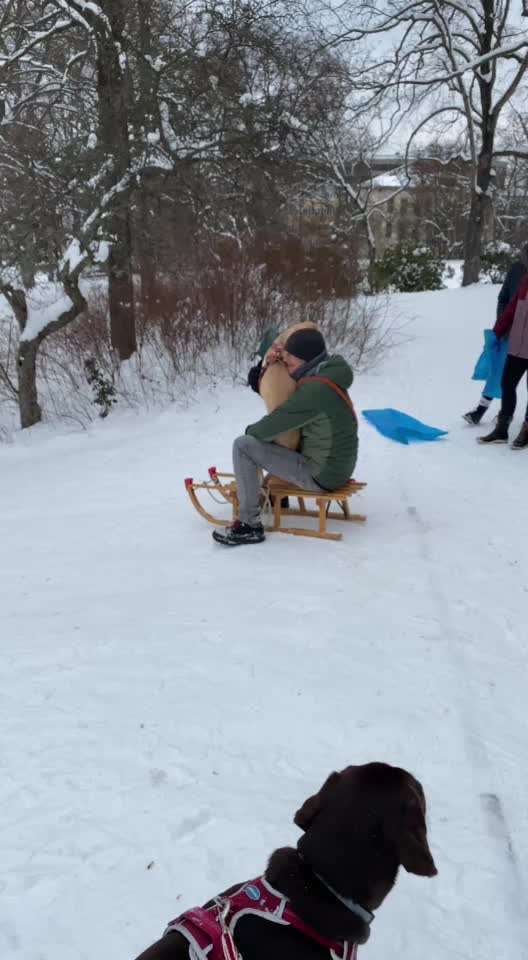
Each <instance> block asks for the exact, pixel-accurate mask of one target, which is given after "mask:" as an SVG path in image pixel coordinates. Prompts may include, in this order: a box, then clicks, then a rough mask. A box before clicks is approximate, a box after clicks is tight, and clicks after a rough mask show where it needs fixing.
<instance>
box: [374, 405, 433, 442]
mask: <svg viewBox="0 0 528 960" xmlns="http://www.w3.org/2000/svg"><path fill="white" fill-rule="evenodd" d="M361 412H362V414H363V416H364V417H365V420H368V422H369V423H370V424H372V426H373V427H375V429H376V430H377V431H378V433H381V434H382V436H384V437H388V438H389V440H395V441H396V443H404V444H406V445H409V444H410V443H426V442H427V441H431V440H438V438H439V437H445V436H446V434H447V430H438V429H437V428H436V427H429V426H428V425H427V424H426V423H422V422H421V420H415V419H414V417H409V416H408V414H406V413H402V412H401V410H393V409H392V408H391V407H387V408H386V409H385V410H362V411H361Z"/></svg>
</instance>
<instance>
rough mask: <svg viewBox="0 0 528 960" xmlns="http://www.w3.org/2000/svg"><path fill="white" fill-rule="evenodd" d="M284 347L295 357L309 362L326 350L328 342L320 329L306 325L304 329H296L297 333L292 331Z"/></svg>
mask: <svg viewBox="0 0 528 960" xmlns="http://www.w3.org/2000/svg"><path fill="white" fill-rule="evenodd" d="M284 349H285V350H286V351H287V352H288V353H291V354H292V356H293V357H297V358H298V359H299V360H304V362H305V363H309V362H310V360H315V358H316V357H318V356H319V355H320V354H321V353H324V352H325V351H326V344H325V342H324V338H323V335H322V333H319V330H312V329H311V328H309V327H306V328H305V329H304V330H296V331H295V333H292V335H291V336H290V337H288V339H287V340H286V343H285V344H284Z"/></svg>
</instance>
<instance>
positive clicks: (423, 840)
mask: <svg viewBox="0 0 528 960" xmlns="http://www.w3.org/2000/svg"><path fill="white" fill-rule="evenodd" d="M394 840H395V843H396V849H397V851H398V856H399V859H400V863H401V865H402V867H404V868H405V869H406V870H407V873H415V874H416V875H417V876H418V877H435V876H436V874H437V873H438V870H437V869H436V865H435V862H434V860H433V856H432V854H431V851H430V849H429V844H428V842H427V826H426V823H425V810H424V805H422V804H421V803H420V802H419V800H418V798H417V797H416V795H415V794H414V795H412V794H411V795H410V796H409V798H407V799H406V800H405V802H404V805H403V822H402V825H401V829H400V830H398V836H397V837H395V838H394Z"/></svg>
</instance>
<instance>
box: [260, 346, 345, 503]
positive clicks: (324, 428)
mask: <svg viewBox="0 0 528 960" xmlns="http://www.w3.org/2000/svg"><path fill="white" fill-rule="evenodd" d="M313 376H319V377H326V378H327V379H328V380H333V382H334V383H336V384H337V386H338V387H341V389H342V390H348V388H349V387H350V385H351V383H352V380H353V378H354V375H353V373H352V370H351V368H350V367H349V365H348V363H347V362H346V360H344V359H343V357H340V356H331V357H328V359H327V360H324V361H323V362H322V363H320V364H319V365H318V366H317V367H316V368H315V369H313V370H311V371H310V372H309V373H308V374H307V378H308V380H309V379H310V377H313ZM296 429H300V431H301V445H300V453H302V454H303V456H305V457H306V458H307V459H308V460H309V461H310V462H311V463H312V464H313V470H314V473H313V478H314V480H315V481H316V482H317V483H318V484H319V486H321V487H323V488H324V489H325V490H337V488H338V487H341V486H343V484H344V483H346V481H347V480H349V479H350V477H351V476H352V473H353V471H354V467H355V466H356V460H357V452H358V431H357V419H356V416H355V414H354V413H353V412H352V411H351V410H350V408H349V407H348V406H347V404H346V403H345V401H344V400H343V399H342V397H340V396H339V394H338V393H336V391H335V390H333V389H332V387H330V386H328V384H326V383H320V382H318V381H317V380H314V381H313V383H310V382H307V383H302V384H301V385H300V386H299V387H298V388H297V390H296V391H295V393H294V394H293V395H292V396H291V397H290V399H289V400H287V401H286V403H283V404H282V406H280V407H278V408H277V410H274V411H273V413H270V414H268V415H267V416H266V417H262V420H259V421H258V423H253V424H251V426H249V427H248V428H247V430H246V433H247V434H249V435H250V436H251V437H255V438H256V439H257V440H263V441H266V442H271V441H272V440H275V438H276V437H278V436H279V434H281V433H286V432H287V431H288V430H296Z"/></svg>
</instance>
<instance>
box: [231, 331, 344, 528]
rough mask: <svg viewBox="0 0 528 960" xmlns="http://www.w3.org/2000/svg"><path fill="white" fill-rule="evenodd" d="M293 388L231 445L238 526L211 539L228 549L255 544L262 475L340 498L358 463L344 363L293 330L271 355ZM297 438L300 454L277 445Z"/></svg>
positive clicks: (317, 337) (316, 337)
mask: <svg viewBox="0 0 528 960" xmlns="http://www.w3.org/2000/svg"><path fill="white" fill-rule="evenodd" d="M273 360H280V361H281V362H282V363H283V364H284V366H285V367H286V369H287V371H288V373H289V375H290V377H291V378H292V380H294V381H295V382H296V383H297V388H296V390H295V392H294V393H293V394H292V395H291V396H290V397H289V399H288V400H286V402H285V403H283V404H281V406H279V407H278V408H277V409H276V410H274V411H273V412H272V413H269V414H267V415H266V416H264V417H262V419H261V420H259V421H258V422H257V423H254V424H251V425H250V426H249V427H247V429H246V432H245V434H244V435H243V436H241V437H238V438H237V439H236V440H235V442H234V445H233V465H234V471H235V476H236V484H237V495H238V502H239V514H240V519H239V520H237V521H235V523H233V524H232V525H231V526H230V527H227V528H226V529H225V530H222V531H220V530H215V531H214V533H213V537H214V539H215V540H216V541H217V542H218V543H222V544H225V545H226V546H238V545H239V544H246V543H248V544H249V543H260V542H262V541H263V540H264V539H265V537H264V528H263V526H262V521H261V517H260V499H261V492H262V491H261V483H260V471H261V470H266V471H268V472H269V473H270V474H272V475H273V476H275V477H279V478H280V479H282V480H286V481H287V482H288V483H292V484H295V486H297V487H300V488H301V489H303V490H318V489H320V490H324V491H325V492H328V491H332V490H338V489H339V488H340V487H342V486H343V485H344V484H345V483H346V482H347V481H348V480H349V479H350V477H351V475H352V472H353V470H354V467H355V465H356V460H357V452H358V426H357V419H356V415H355V413H354V410H353V407H352V404H351V402H350V399H349V397H348V393H347V392H346V391H347V390H348V387H350V385H351V384H352V380H353V373H352V370H351V368H350V366H349V365H348V363H347V362H346V360H344V358H343V357H341V356H339V355H332V356H329V355H328V353H327V351H326V345H325V341H324V338H323V336H322V334H321V333H320V332H319V330H316V329H303V330H298V331H297V332H295V333H293V334H292V335H291V336H289V337H288V339H287V341H286V343H285V344H284V346H280V345H277V346H276V347H275V348H274V353H273ZM291 430H299V431H300V443H299V447H298V449H297V450H289V449H287V448H286V447H283V446H280V445H279V444H278V443H276V442H275V441H276V440H277V438H278V437H280V436H281V434H285V433H288V432H289V431H291Z"/></svg>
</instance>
